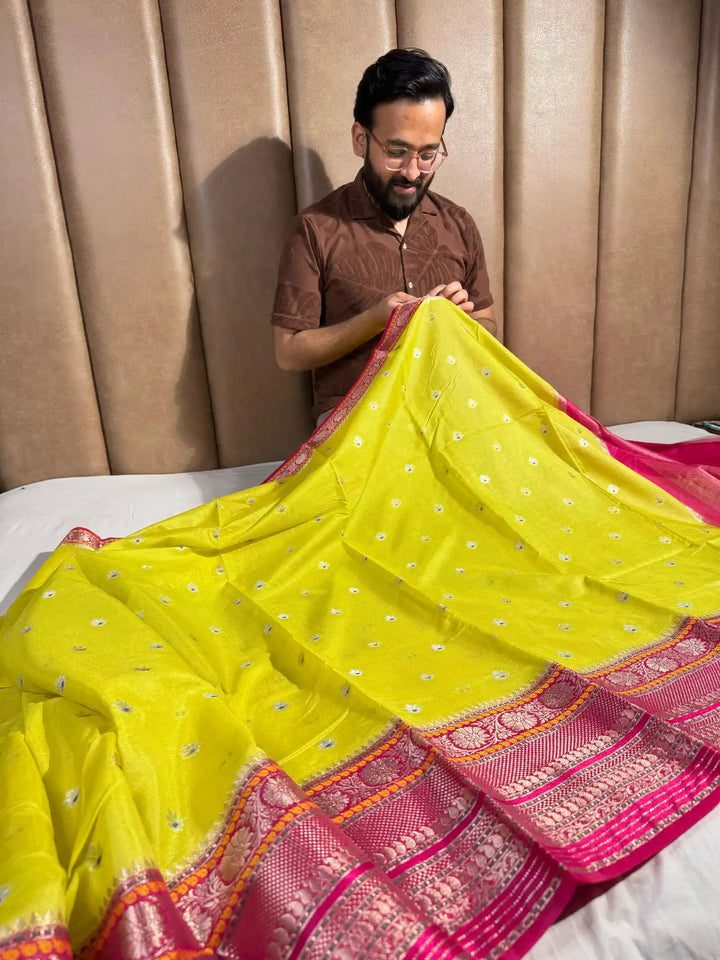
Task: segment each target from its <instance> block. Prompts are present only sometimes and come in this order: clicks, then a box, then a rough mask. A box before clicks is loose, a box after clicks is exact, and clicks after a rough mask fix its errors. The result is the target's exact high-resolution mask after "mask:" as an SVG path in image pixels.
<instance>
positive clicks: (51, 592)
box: [43, 590, 55, 600]
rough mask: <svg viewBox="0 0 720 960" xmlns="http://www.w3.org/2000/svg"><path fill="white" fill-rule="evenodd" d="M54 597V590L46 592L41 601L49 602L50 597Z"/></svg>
mask: <svg viewBox="0 0 720 960" xmlns="http://www.w3.org/2000/svg"><path fill="white" fill-rule="evenodd" d="M54 596H55V591H54V590H46V591H45V593H44V594H43V600H49V599H50V597H54Z"/></svg>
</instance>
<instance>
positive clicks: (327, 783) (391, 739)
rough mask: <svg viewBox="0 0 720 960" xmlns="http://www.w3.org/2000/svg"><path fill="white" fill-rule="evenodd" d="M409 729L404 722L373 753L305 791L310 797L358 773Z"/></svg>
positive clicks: (393, 744)
mask: <svg viewBox="0 0 720 960" xmlns="http://www.w3.org/2000/svg"><path fill="white" fill-rule="evenodd" d="M407 729H408V726H407V724H406V723H402V724H401V725H400V727H399V728H398V731H397V733H395V734H393V735H392V736H391V737H389V738H388V739H387V740H386V741H385V742H384V743H383V744H381V745H380V746H379V747H376V748H375V750H373V751H372V752H371V753H368V754H365V755H364V756H363V757H361V758H360V759H359V760H356V761H355V763H353V764H351V766H349V767H343V769H342V770H339V771H338V772H337V773H334V774H333V775H332V776H331V777H327V778H326V779H325V780H322V781H321V782H320V783H315V784H313V785H312V786H311V787H308V788H307V789H306V790H305V793H306V794H307V796H308V797H311V796H312V795H313V794H315V793H318V791H320V790H324V789H325V787H329V786H330V785H331V784H333V783H339V782H340V781H341V780H344V779H345V778H346V777H349V776H350V775H351V774H353V773H357V772H358V770H362V768H363V767H364V766H366V764H368V763H370V761H371V760H375V759H376V758H377V757H379V756H381V755H382V754H383V753H385V751H386V750H389V749H390V747H393V746H395V744H396V743H397V742H398V740H399V739H400V737H401V736H402V735H403V734H404V733H405V731H406V730H407Z"/></svg>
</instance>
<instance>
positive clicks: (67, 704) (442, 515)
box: [0, 300, 720, 960]
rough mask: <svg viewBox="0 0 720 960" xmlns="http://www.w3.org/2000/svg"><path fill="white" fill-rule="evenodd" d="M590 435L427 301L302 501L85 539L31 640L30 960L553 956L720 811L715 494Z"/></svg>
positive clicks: (20, 875)
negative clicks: (578, 893) (547, 942)
mask: <svg viewBox="0 0 720 960" xmlns="http://www.w3.org/2000/svg"><path fill="white" fill-rule="evenodd" d="M566 409H567V405H566V404H565V403H564V402H563V401H562V398H559V397H558V396H557V395H556V394H555V392H554V391H553V390H552V389H551V388H550V387H549V386H548V385H547V384H546V383H544V382H543V381H542V380H541V379H540V378H538V377H537V376H535V375H534V374H533V373H532V372H531V371H529V370H528V369H527V368H526V367H524V366H523V364H522V363H520V362H519V361H518V360H517V359H516V358H515V357H513V356H512V355H511V354H510V353H508V351H506V350H505V349H504V348H503V347H502V346H501V345H500V344H499V343H497V342H496V341H495V340H494V339H493V338H491V337H490V336H489V335H488V334H486V333H485V331H484V330H483V329H482V328H481V327H479V326H477V325H476V324H474V323H473V322H472V321H471V320H469V319H468V318H467V317H466V316H465V315H464V314H462V313H461V312H460V311H458V310H457V309H456V308H454V307H453V306H452V305H450V304H448V303H447V302H446V301H440V300H431V301H422V302H420V303H419V304H411V305H410V306H409V307H406V308H401V309H399V310H398V311H396V313H395V314H394V315H393V317H392V318H391V321H390V323H389V326H388V329H387V331H386V334H385V337H384V339H383V341H382V343H381V345H380V347H379V348H378V349H377V350H376V353H375V354H374V356H373V359H372V360H371V362H370V364H369V366H368V368H367V369H366V370H365V372H364V373H363V375H362V377H361V378H360V380H359V381H358V382H357V384H356V385H355V387H354V388H353V390H352V391H351V392H350V394H349V395H348V397H347V398H346V400H345V401H344V403H343V404H341V406H340V407H339V408H338V409H337V410H336V411H335V412H334V414H333V415H332V416H331V418H330V419H329V420H328V421H326V423H325V424H324V425H323V427H321V428H320V429H319V430H318V431H316V433H315V434H314V435H313V437H312V438H311V439H310V441H308V443H307V444H305V445H304V446H303V447H301V448H300V450H299V451H298V452H297V453H296V454H295V455H294V456H293V457H291V458H290V460H288V461H287V463H286V464H284V465H283V467H282V468H281V469H280V470H279V471H278V473H277V474H276V475H275V478H274V479H272V480H271V481H270V482H267V483H266V484H264V485H262V486H260V487H258V488H256V489H253V490H251V491H243V492H242V493H238V494H235V495H232V496H230V497H226V498H224V499H222V500H218V501H215V502H212V503H209V504H206V505H205V506H203V507H200V508H198V509H196V510H192V511H190V512H188V513H185V514H182V515H180V516H177V517H173V518H172V519H170V520H167V521H165V522H163V523H159V524H155V525H154V526H151V527H149V528H147V529H145V530H143V531H140V532H139V533H138V534H136V535H133V536H130V537H126V538H124V539H122V540H115V541H99V540H98V539H97V538H96V537H94V536H93V535H92V534H90V533H89V532H87V531H85V532H83V531H76V532H74V533H73V535H72V536H71V537H70V538H69V539H68V542H66V543H64V544H63V545H62V546H61V547H60V548H59V549H58V550H57V551H56V552H55V553H54V554H53V556H52V557H51V558H50V559H49V560H48V561H47V563H46V564H45V566H44V567H43V568H42V570H41V571H40V572H39V573H38V574H37V575H36V577H35V579H34V580H33V582H32V583H31V584H30V585H29V586H28V588H27V589H26V590H25V591H24V593H23V594H22V595H21V596H20V597H19V598H18V600H17V601H16V602H15V604H14V605H13V607H12V608H11V609H10V611H9V613H8V614H7V616H6V617H5V618H4V621H2V623H1V624H0V627H1V629H0V837H1V843H2V846H1V847H0V849H2V851H3V854H2V867H1V868H0V958H2V960H21V958H31V957H36V956H37V957H39V956H44V957H49V958H55V957H58V958H59V957H68V956H71V955H72V954H73V953H75V954H76V955H80V956H82V957H84V958H91V957H93V958H94V957H103V958H105V957H108V958H109V957H132V958H137V960H139V958H144V957H150V956H152V957H191V956H199V955H214V954H217V955H218V956H223V957H224V956H227V957H238V958H239V957H242V958H250V957H253V958H254V957H258V958H259V957H270V958H273V960H280V958H296V957H304V958H315V957H317V958H320V957H338V958H344V960H354V958H359V957H370V956H371V957H373V958H385V957H387V958H390V957H393V958H428V960H429V958H432V960H447V958H451V957H460V956H463V957H473V958H480V957H486V956H488V957H501V956H507V957H519V956H521V955H522V954H523V953H524V952H525V951H526V950H527V949H529V947H530V946H531V944H532V943H533V942H534V941H535V940H536V939H537V937H538V936H539V935H540V934H541V933H542V931H543V929H545V928H546V926H547V925H548V924H549V923H551V922H552V920H553V919H554V918H555V917H556V916H557V915H558V913H559V912H560V910H561V909H562V908H563V906H564V904H565V903H566V902H567V900H568V898H569V897H570V895H571V894H572V892H573V890H574V889H575V888H576V886H577V884H579V883H586V882H590V881H595V880H603V879H608V878H611V877H614V876H617V875H619V874H620V873H622V872H624V871H626V870H628V869H630V868H631V867H633V866H634V865H635V864H637V863H639V862H641V861H642V860H643V859H645V858H647V857H648V856H650V855H651V854H652V853H653V852H654V851H655V850H657V849H660V847H662V846H663V845H664V844H666V843H667V842H669V841H670V840H671V839H672V838H673V837H674V836H675V835H677V833H678V832H679V831H680V830H682V829H684V828H685V827H686V826H688V825H689V824H690V823H692V822H693V821H694V820H696V819H697V818H698V817H700V816H701V815H702V814H703V813H704V812H705V811H706V810H707V809H709V808H710V806H712V805H713V804H714V803H716V802H717V799H718V796H719V794H718V790H719V789H720V769H719V767H720V756H719V755H718V752H717V741H718V730H719V727H718V700H719V699H720V698H719V695H718V690H719V688H720V658H719V657H718V642H719V641H720V619H719V618H718V610H719V609H720V590H719V583H718V581H719V578H720V562H719V561H720V539H719V536H718V526H717V524H718V518H717V517H716V515H715V512H714V511H715V507H714V506H713V497H714V496H715V497H716V499H715V503H717V502H718V500H717V495H716V493H715V489H716V488H715V487H714V486H713V484H714V482H715V481H714V478H713V476H712V471H711V470H705V471H704V472H702V471H701V472H700V473H697V472H696V473H693V470H692V468H687V469H685V468H683V469H682V470H680V471H679V472H678V471H676V472H675V473H673V476H672V478H671V480H670V481H668V483H666V484H665V489H663V487H662V485H658V483H656V482H653V480H651V479H647V478H646V477H645V476H643V475H642V474H641V473H638V472H637V471H635V470H633V469H631V468H630V467H629V466H628V465H626V463H622V462H619V459H618V456H613V455H611V453H610V452H609V449H608V442H609V441H607V438H606V437H605V436H604V435H603V434H602V431H599V430H596V429H594V428H593V424H592V423H591V422H590V420H589V418H584V419H583V417H582V416H581V415H579V414H578V415H577V417H575V416H570V415H569V414H568V413H567V412H566ZM634 447H635V445H626V453H627V452H628V451H630V452H632V451H631V448H634ZM715 449H716V448H715ZM629 456H630V454H628V458H626V459H629ZM638 456H639V454H638ZM657 464H661V458H658V459H657V461H656V466H657ZM660 475H669V474H668V471H665V474H663V471H662V470H661V469H660V467H657V469H656V470H655V472H654V473H652V476H653V477H654V478H655V479H657V478H658V477H659V476H660ZM688 478H689V479H688ZM667 489H672V490H673V492H676V493H678V495H680V494H682V493H683V491H686V492H687V497H686V498H685V499H686V500H687V502H688V503H691V504H692V506H688V505H686V503H683V502H682V500H681V499H678V498H677V497H676V496H673V495H672V494H670V493H668V492H667ZM703 517H705V519H703Z"/></svg>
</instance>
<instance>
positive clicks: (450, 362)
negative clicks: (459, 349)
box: [447, 353, 457, 366]
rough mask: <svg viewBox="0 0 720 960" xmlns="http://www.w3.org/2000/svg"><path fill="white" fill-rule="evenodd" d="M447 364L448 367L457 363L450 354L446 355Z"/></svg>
mask: <svg viewBox="0 0 720 960" xmlns="http://www.w3.org/2000/svg"><path fill="white" fill-rule="evenodd" d="M447 362H448V363H449V364H450V366H452V365H453V364H454V363H457V361H456V360H455V357H454V356H453V355H452V354H451V353H449V354H448V355H447Z"/></svg>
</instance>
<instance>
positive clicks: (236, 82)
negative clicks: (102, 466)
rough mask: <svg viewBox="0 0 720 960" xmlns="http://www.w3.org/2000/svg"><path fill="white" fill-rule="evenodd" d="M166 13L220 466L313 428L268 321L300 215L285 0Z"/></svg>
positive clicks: (286, 445) (167, 4)
mask: <svg viewBox="0 0 720 960" xmlns="http://www.w3.org/2000/svg"><path fill="white" fill-rule="evenodd" d="M160 10H161V14H162V26H163V34H164V38H165V51H166V57H167V68H168V77H169V83H170V94H171V99H172V107H173V117H174V121H175V135H176V138H177V146H178V155H179V160H180V171H181V175H182V185H183V195H184V200H185V211H186V214H187V222H188V233H189V238H190V250H191V254H192V263H193V268H194V272H195V289H196V292H197V300H198V305H199V312H200V321H201V326H202V336H203V343H204V345H205V359H206V363H207V370H208V379H209V383H210V392H211V396H212V405H213V414H214V419H215V429H216V435H217V445H218V454H219V461H220V465H221V466H232V465H234V464H238V463H243V462H262V461H264V460H273V459H275V458H276V457H278V456H279V455H282V452H283V451H287V452H288V453H290V452H292V450H293V449H294V448H295V446H297V443H298V441H299V439H300V438H301V437H302V436H304V435H307V433H308V432H309V431H310V429H311V427H312V421H311V418H310V403H309V399H308V390H307V383H306V382H305V379H304V378H301V377H292V376H289V375H287V374H283V373H281V372H280V371H279V370H277V368H276V367H275V361H274V357H273V342H272V336H271V333H270V330H269V323H268V320H269V317H270V313H271V310H272V301H273V292H274V287H275V280H276V273H277V263H278V260H279V258H280V251H281V249H282V245H283V243H284V240H285V235H286V233H287V230H288V228H289V226H290V222H291V220H292V217H293V216H294V215H295V190H294V183H293V172H292V156H291V150H290V125H289V119H288V107H287V95H286V84H285V63H284V58H283V47H282V26H281V22H280V10H279V6H278V4H277V2H275V0H262V2H259V3H255V4H245V5H244V6H243V15H242V16H238V5H237V3H236V2H235V0H216V2H214V3H213V4H212V5H211V6H210V7H208V6H207V5H206V4H196V3H176V2H175V0H161V5H160Z"/></svg>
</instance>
